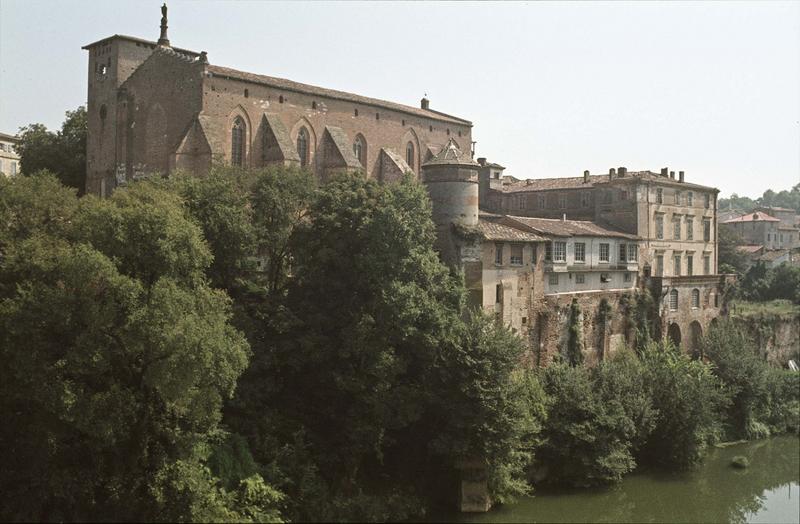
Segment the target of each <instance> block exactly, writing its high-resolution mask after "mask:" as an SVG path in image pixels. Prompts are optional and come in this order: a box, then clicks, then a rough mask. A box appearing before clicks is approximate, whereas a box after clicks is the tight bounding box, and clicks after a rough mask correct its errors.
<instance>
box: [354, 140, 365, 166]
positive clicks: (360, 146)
mask: <svg viewBox="0 0 800 524" xmlns="http://www.w3.org/2000/svg"><path fill="white" fill-rule="evenodd" d="M353 154H355V155H356V158H357V159H358V162H359V163H360V164H361V165H362V166H363V165H365V164H366V163H367V162H366V159H365V158H364V141H363V140H361V137H360V136H357V137H356V141H355V142H353Z"/></svg>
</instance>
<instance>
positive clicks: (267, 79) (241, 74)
mask: <svg viewBox="0 0 800 524" xmlns="http://www.w3.org/2000/svg"><path fill="white" fill-rule="evenodd" d="M208 71H209V72H210V73H212V74H216V73H215V72H217V73H219V74H220V76H226V75H227V76H231V77H233V78H235V79H237V80H241V81H244V82H251V83H256V84H257V83H264V84H267V85H271V86H273V87H278V88H279V89H285V90H287V91H296V92H301V93H312V94H319V95H321V96H326V97H329V98H336V99H339V100H344V101H355V102H358V103H362V104H367V105H373V106H378V107H383V108H385V109H389V110H392V111H398V112H404V113H408V114H413V115H417V116H422V117H426V118H430V119H432V120H439V121H445V122H450V123H455V124H461V125H468V126H472V122H470V121H469V120H465V119H463V118H459V117H455V116H452V115H447V114H445V113H441V112H439V111H434V110H431V109H421V108H418V107H414V106H409V105H406V104H401V103H399V102H392V101H390V100H382V99H380V98H372V97H369V96H364V95H359V94H356V93H351V92H348V91H340V90H338V89H330V88H327V87H321V86H316V85H313V84H304V83H302V82H298V81H296V80H290V79H288V78H281V77H277V76H270V75H263V74H260V73H248V72H247V71H242V70H240V69H234V68H232V67H226V66H221V65H213V64H210V65H209V66H208ZM281 84H284V85H281Z"/></svg>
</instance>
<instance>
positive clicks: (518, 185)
mask: <svg viewBox="0 0 800 524" xmlns="http://www.w3.org/2000/svg"><path fill="white" fill-rule="evenodd" d="M505 179H507V178H506V177H504V180H505ZM637 179H638V180H652V181H655V182H661V183H664V184H668V185H674V186H676V187H685V188H688V189H705V190H709V189H712V190H714V189H715V188H713V187H709V186H702V185H700V184H692V183H691V182H679V181H678V180H676V179H673V178H670V177H663V176H661V175H660V174H658V173H653V172H652V171H628V172H627V173H626V174H625V176H624V177H620V176H618V175H614V178H613V179H609V177H608V173H604V174H602V175H589V180H588V181H587V182H584V178H583V177H582V176H577V177H565V178H529V179H526V180H520V181H519V182H514V183H511V184H503V187H502V188H501V189H500V190H501V191H503V192H505V193H518V192H524V191H546V190H552V189H580V188H592V187H595V184H607V183H608V182H610V181H613V182H617V181H625V180H637Z"/></svg>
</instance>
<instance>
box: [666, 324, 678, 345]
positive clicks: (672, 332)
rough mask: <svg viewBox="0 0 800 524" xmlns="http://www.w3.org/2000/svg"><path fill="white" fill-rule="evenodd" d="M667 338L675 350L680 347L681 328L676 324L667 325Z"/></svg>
mask: <svg viewBox="0 0 800 524" xmlns="http://www.w3.org/2000/svg"><path fill="white" fill-rule="evenodd" d="M667 336H668V337H669V339H670V340H671V341H672V344H673V345H674V346H675V347H676V348H679V347H681V328H680V326H678V323H677V322H673V323H672V324H670V325H669V328H667Z"/></svg>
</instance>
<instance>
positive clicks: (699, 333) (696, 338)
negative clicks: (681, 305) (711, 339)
mask: <svg viewBox="0 0 800 524" xmlns="http://www.w3.org/2000/svg"><path fill="white" fill-rule="evenodd" d="M702 343H703V327H702V326H701V325H700V322H698V321H697V320H695V321H694V322H692V323H691V324H689V351H690V352H691V353H692V354H693V355H694V354H697V355H700V356H702V349H701V347H700V346H701V345H702Z"/></svg>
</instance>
